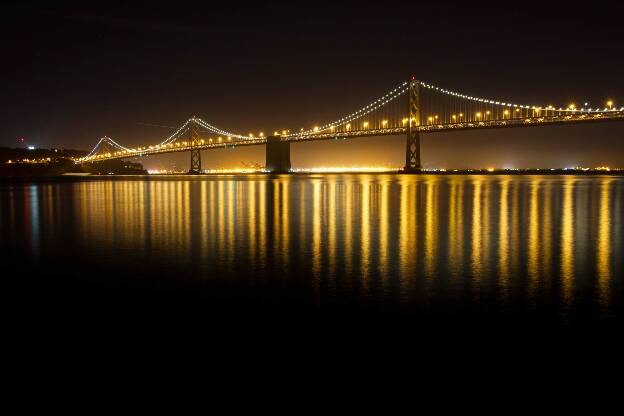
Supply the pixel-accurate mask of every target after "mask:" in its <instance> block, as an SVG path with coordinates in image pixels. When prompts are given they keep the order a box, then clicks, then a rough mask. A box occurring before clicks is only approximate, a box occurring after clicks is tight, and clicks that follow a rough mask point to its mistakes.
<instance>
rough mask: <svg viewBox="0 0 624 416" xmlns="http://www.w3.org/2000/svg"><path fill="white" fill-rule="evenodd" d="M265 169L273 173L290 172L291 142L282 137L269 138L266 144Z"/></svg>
mask: <svg viewBox="0 0 624 416" xmlns="http://www.w3.org/2000/svg"><path fill="white" fill-rule="evenodd" d="M265 169H266V170H268V171H269V172H271V173H288V172H290V142H285V141H282V139H281V138H280V136H268V137H267V142H266V162H265Z"/></svg>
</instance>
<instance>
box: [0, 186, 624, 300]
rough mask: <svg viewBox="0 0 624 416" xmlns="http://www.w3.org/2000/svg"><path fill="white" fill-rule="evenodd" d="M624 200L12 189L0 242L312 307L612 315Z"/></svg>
mask: <svg viewBox="0 0 624 416" xmlns="http://www.w3.org/2000/svg"><path fill="white" fill-rule="evenodd" d="M622 189H624V179H619V178H582V177H563V178H560V177H549V176H532V177H520V176H518V177H513V176H511V177H488V176H473V177H469V176H448V177H446V176H410V175H389V174H384V175H314V176H286V175H283V176H279V177H267V176H262V175H257V176H255V175H251V176H240V177H239V176H230V177H206V178H205V179H204V178H202V179H201V180H198V179H194V180H185V179H175V180H149V181H142V180H89V181H79V182H73V183H72V182H70V183H51V184H39V185H36V186H33V185H29V186H24V187H23V188H12V189H11V190H9V191H3V192H2V193H0V202H1V205H0V216H1V218H2V228H1V229H0V230H1V232H2V233H3V235H2V236H3V240H2V241H3V244H5V246H6V244H7V242H11V241H19V242H21V243H20V244H23V245H24V246H25V247H26V250H29V251H30V252H31V253H32V256H33V258H34V259H37V258H38V256H39V255H40V254H42V255H45V253H46V251H48V252H54V250H56V249H58V250H61V249H62V247H60V246H61V245H60V244H59V243H58V242H59V241H66V242H67V244H69V245H72V244H73V246H72V250H76V251H78V252H80V250H82V251H83V253H82V255H84V256H88V255H89V254H90V253H95V252H97V253H101V254H98V255H101V256H106V255H113V254H111V253H114V256H117V258H122V259H126V258H130V257H124V256H131V257H132V259H133V261H134V260H137V259H149V260H150V261H156V262H158V261H163V262H168V263H170V264H179V263H181V264H185V265H191V266H190V267H194V265H195V264H199V265H202V267H204V269H202V271H201V272H199V271H198V272H197V273H199V274H201V275H202V278H210V277H211V276H213V275H228V276H229V277H230V278H232V279H235V278H238V277H239V276H241V275H244V276H246V277H248V276H257V277H261V278H262V279H277V278H279V279H286V280H288V279H291V280H292V279H305V278H307V277H310V278H311V280H312V281H313V282H314V292H315V293H316V294H317V298H318V299H320V298H322V297H323V296H338V294H339V293H358V294H359V295H361V296H369V297H371V296H378V297H379V296H381V297H385V296H388V297H389V296H395V298H394V299H400V301H401V302H405V301H410V300H411V301H413V300H414V299H418V300H419V301H423V300H425V301H426V300H428V299H429V298H430V297H431V296H432V295H433V293H434V291H433V290H432V289H433V288H434V287H435V288H436V293H445V291H446V293H447V295H448V296H451V297H452V298H453V299H455V298H456V297H457V296H459V297H462V296H465V297H466V298H469V299H472V300H475V299H476V300H478V299H483V298H484V295H486V294H487V293H495V294H496V298H497V299H498V301H499V302H501V303H509V302H511V301H513V298H514V296H516V297H517V296H526V297H527V298H529V299H530V300H531V302H541V301H544V299H552V298H557V299H559V300H560V301H561V302H560V303H561V304H563V306H564V307H565V308H569V307H570V306H571V305H572V304H573V303H574V302H575V301H576V300H577V298H579V297H582V296H584V293H585V292H586V291H589V290H590V289H591V288H595V289H593V290H595V293H593V294H591V296H594V297H595V298H596V302H598V303H599V304H600V306H601V308H602V309H603V310H605V311H606V310H609V307H610V306H609V305H611V304H612V302H614V299H616V298H618V296H619V295H618V291H617V290H614V289H613V288H614V287H616V286H614V284H615V283H614V282H615V281H616V280H617V279H621V278H622V275H623V272H624V270H623V266H622V262H621V259H619V257H618V256H620V252H619V250H620V248H621V247H622V246H623V244H622V243H623V242H622V241H621V240H622V238H623V234H622V231H621V229H619V228H618V227H619V226H621V219H622V217H623V216H624V212H622V211H623V210H624V206H623V204H622V201H620V200H618V196H620V197H621V195H622ZM579 204H583V205H584V206H583V207H579V206H578V205H579ZM68 224H69V225H68ZM618 224H619V225H618ZM580 241H584V242H585V243H584V244H580V243H579V242H580ZM15 244H17V243H15ZM107 253H108V254H107ZM137 261H138V260H137ZM592 276H593V277H592ZM447 277H448V279H447ZM592 278H593V279H595V284H594V281H592V280H591V279H592ZM587 279H590V280H587ZM581 282H582V283H583V284H581ZM586 282H589V283H586ZM619 284H621V283H619ZM438 287H440V289H441V290H438ZM587 296H590V295H587ZM550 303H552V302H550ZM555 303H557V302H555Z"/></svg>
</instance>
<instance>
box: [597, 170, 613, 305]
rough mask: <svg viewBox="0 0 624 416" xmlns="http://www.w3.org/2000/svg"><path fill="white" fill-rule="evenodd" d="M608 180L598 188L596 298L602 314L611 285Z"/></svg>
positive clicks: (609, 182)
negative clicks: (597, 297)
mask: <svg viewBox="0 0 624 416" xmlns="http://www.w3.org/2000/svg"><path fill="white" fill-rule="evenodd" d="M610 185H611V181H610V180H604V181H603V182H602V184H601V186H600V188H601V189H600V203H599V204H600V214H599V219H598V224H599V225H598V244H597V251H598V253H597V258H598V262H597V263H598V296H599V302H600V305H601V307H602V310H603V312H604V311H605V310H606V308H607V307H608V305H609V298H610V284H611V265H610V261H611V257H610V255H611V252H610V251H611V245H610V244H611V215H610V207H609V203H610V200H609V188H610Z"/></svg>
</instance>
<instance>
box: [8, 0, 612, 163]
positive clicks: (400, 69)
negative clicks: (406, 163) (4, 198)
mask: <svg viewBox="0 0 624 416" xmlns="http://www.w3.org/2000/svg"><path fill="white" fill-rule="evenodd" d="M588 4H590V3H588ZM594 4H597V3H594ZM620 4H622V3H620ZM590 5H591V4H590ZM558 6H559V7H558ZM622 16H624V6H622V5H611V4H609V3H604V2H600V6H599V7H598V6H596V7H590V6H583V7H579V6H575V5H574V3H573V2H567V3H561V4H560V5H557V4H554V3H550V4H549V5H548V6H545V7H544V6H542V5H541V2H512V1H504V2H497V3H495V4H494V5H489V4H487V3H486V2H474V1H473V2H465V3H456V4H455V3H454V4H446V5H445V4H443V3H442V2H439V1H437V2H431V4H428V5H422V4H419V3H418V2H416V1H411V2H405V3H396V2H390V1H385V2H376V3H367V2H363V1H360V2H331V3H322V2H302V3H296V2H277V3H272V4H264V3H263V2H256V3H255V4H249V5H246V4H244V3H241V2H221V3H220V4H212V3H211V2H203V3H199V4H192V3H184V2H179V1H178V2H167V3H162V5H160V3H159V2H132V3H128V4H124V2H119V3H116V2H110V1H109V2H102V3H98V2H92V3H91V4H82V2H76V3H71V2H61V1H58V2H54V3H52V2H50V3H49V4H48V3H46V2H28V1H26V2H19V3H15V4H13V5H9V6H5V8H4V9H3V12H2V15H1V17H0V19H1V21H2V25H1V29H0V30H2V36H1V39H0V47H1V48H2V56H3V59H2V65H1V69H0V71H1V77H2V94H1V95H0V110H1V111H2V121H3V122H2V124H1V126H0V146H18V142H17V138H20V137H25V138H26V139H27V142H28V143H29V144H32V145H36V146H39V147H68V148H79V149H84V150H89V149H90V148H91V147H92V146H93V145H94V144H95V143H96V142H97V140H98V138H99V137H101V136H103V135H108V136H110V137H112V138H114V139H115V140H117V141H118V142H120V143H122V144H124V145H127V146H129V147H132V146H137V145H146V144H152V143H157V142H160V141H161V140H162V139H163V138H164V137H166V136H168V135H169V134H170V133H171V130H170V129H167V128H166V127H155V126H151V125H146V124H155V125H161V126H177V125H180V124H181V123H183V122H184V121H185V120H186V119H188V118H189V117H190V116H192V115H197V116H199V117H201V118H203V119H204V120H206V121H208V122H209V123H212V124H213V125H216V126H219V127H221V128H224V129H226V130H229V131H235V132H240V133H243V134H246V133H249V132H256V133H257V132H259V131H264V132H272V131H273V130H277V129H282V128H291V129H299V128H300V127H306V128H309V127H311V126H312V125H315V124H323V123H325V122H328V121H331V120H333V119H335V118H337V117H341V116H342V115H344V114H345V113H348V112H351V111H353V110H355V109H357V108H359V107H360V106H362V105H365V104H367V103H368V102H370V101H371V100H373V99H375V98H377V97H378V96H380V95H382V94H384V93H385V92H387V91H388V90H389V89H391V88H394V87H395V86H396V85H398V84H399V83H400V82H402V81H404V80H407V79H408V78H409V77H410V76H412V75H415V76H416V77H417V78H418V79H421V80H424V81H428V82H431V83H434V84H436V85H440V86H443V87H446V88H449V89H453V90H456V91H460V92H465V93H468V94H473V95H477V96H483V97H492V98H500V99H508V100H510V101H514V102H519V103H524V102H526V103H538V104H539V103H543V104H544V105H546V104H549V103H554V104H556V105H558V106H564V105H567V103H570V102H576V103H583V102H589V103H590V106H592V105H593V106H596V105H603V106H604V102H605V101H606V99H614V100H615V102H616V105H617V106H621V105H624V81H623V74H624V71H623V69H622V68H624V46H623V45H624V42H623V38H624V33H623V27H622ZM403 143H404V138H402V137H396V138H388V137H385V138H369V139H356V140H351V141H341V142H339V143H337V142H315V143H308V144H297V145H295V146H293V152H292V160H293V166H295V167H307V166H341V165H360V166H365V165H394V166H400V165H401V164H402V162H403V158H404V149H403ZM423 152H424V153H423V162H424V165H425V167H447V168H448V167H479V166H480V167H490V166H493V167H494V166H495V167H504V166H507V167H563V166H574V165H584V166H598V165H611V166H623V167H624V123H611V124H597V125H583V126H565V127H563V126H562V127H548V128H531V129H510V130H487V131H473V132H465V133H452V134H436V135H429V136H424V139H423ZM187 159H188V155H186V154H181V155H170V156H159V157H151V158H148V159H144V160H143V161H144V163H145V165H146V167H148V168H170V167H171V166H172V165H173V164H176V165H177V166H184V167H187V165H188V160H187ZM203 160H204V167H205V168H211V167H240V166H241V162H246V163H248V162H260V163H263V162H264V147H262V146H256V147H247V148H244V149H235V150H218V151H205V152H203Z"/></svg>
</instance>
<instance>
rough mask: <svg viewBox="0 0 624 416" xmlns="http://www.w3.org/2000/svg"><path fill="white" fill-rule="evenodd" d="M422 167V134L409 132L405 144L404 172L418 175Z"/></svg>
mask: <svg viewBox="0 0 624 416" xmlns="http://www.w3.org/2000/svg"><path fill="white" fill-rule="evenodd" d="M421 169H422V165H421V163H420V133H418V132H412V131H408V132H407V140H406V143H405V167H404V168H403V171H404V172H408V173H416V172H420V171H421Z"/></svg>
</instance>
